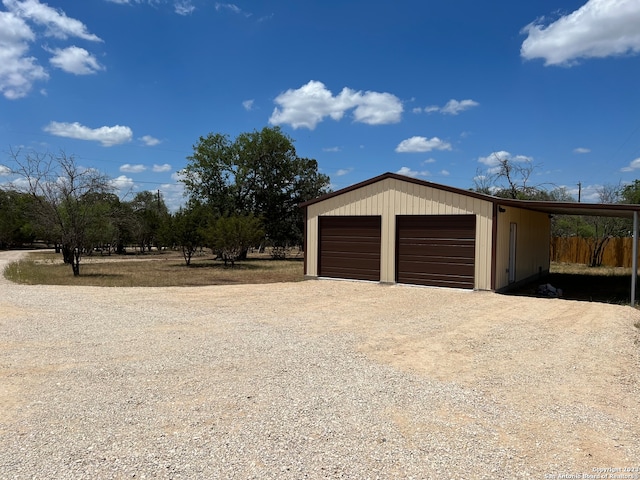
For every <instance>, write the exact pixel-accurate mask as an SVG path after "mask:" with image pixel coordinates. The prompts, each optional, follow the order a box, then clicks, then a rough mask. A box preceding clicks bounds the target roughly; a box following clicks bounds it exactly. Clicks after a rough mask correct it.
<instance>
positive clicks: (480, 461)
mask: <svg viewBox="0 0 640 480" xmlns="http://www.w3.org/2000/svg"><path fill="white" fill-rule="evenodd" d="M16 255H18V254H17V253H16V252H4V253H0V270H1V269H3V268H4V265H5V264H6V262H7V261H9V260H11V259H13V258H15V257H16ZM639 321H640V312H638V311H636V310H634V309H632V308H630V307H624V306H615V305H604V304H597V303H583V302H573V301H565V300H558V299H535V298H518V297H511V296H502V295H497V294H493V293H489V292H463V291H455V290H446V289H430V288H418V287H402V286H382V285H378V284H373V283H359V282H340V281H324V280H323V281H308V282H301V283H293V284H273V285H248V286H223V287H220V286H216V287H198V288H159V289H150V288H137V289H136V288H130V289H115V288H114V289H110V288H93V287H78V288H74V287H51V286H20V285H14V284H11V283H9V282H7V281H6V280H4V279H0V478H3V479H5V478H6V479H27V478H29V479H50V478H51V479H53V478H55V479H65V478H73V479H75V478H78V479H80V478H86V479H95V478H99V479H103V478H104V479H110V478H115V479H120V478H159V479H209V478H211V479H217V478H220V479H275V478H278V479H300V478H310V479H315V478H350V479H388V478H415V479H423V478H425V479H426V478H460V479H462V478H465V479H467V478H487V479H489V478H540V479H542V478H562V475H565V476H566V475H574V477H565V478H598V477H587V476H585V475H601V477H600V478H614V477H609V475H611V474H614V473H615V469H621V470H620V471H619V472H617V474H619V475H622V474H629V475H634V476H630V477H628V478H640V395H639V394H640V343H639V333H640V330H639V329H638V328H635V327H634V323H636V322H639ZM599 469H601V470H602V471H600V470H599ZM604 469H609V471H604ZM625 469H627V470H628V472H627V471H625ZM619 478H624V477H619Z"/></svg>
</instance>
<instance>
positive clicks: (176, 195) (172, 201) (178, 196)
mask: <svg viewBox="0 0 640 480" xmlns="http://www.w3.org/2000/svg"><path fill="white" fill-rule="evenodd" d="M174 180H176V178H174ZM159 190H160V191H161V192H162V199H163V200H164V203H165V204H166V205H167V208H168V209H169V210H170V211H171V212H176V211H178V209H179V208H180V207H182V206H184V203H185V195H184V184H183V183H177V184H172V183H167V184H162V185H160V188H159Z"/></svg>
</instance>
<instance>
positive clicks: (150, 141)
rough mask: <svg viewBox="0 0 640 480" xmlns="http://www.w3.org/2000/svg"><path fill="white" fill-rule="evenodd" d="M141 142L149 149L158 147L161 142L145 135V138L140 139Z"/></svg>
mask: <svg viewBox="0 0 640 480" xmlns="http://www.w3.org/2000/svg"><path fill="white" fill-rule="evenodd" d="M140 140H142V142H143V143H144V144H145V145H146V146H147V147H155V146H156V145H158V144H160V140H158V139H157V138H155V137H152V136H151V135H144V136H142V137H140Z"/></svg>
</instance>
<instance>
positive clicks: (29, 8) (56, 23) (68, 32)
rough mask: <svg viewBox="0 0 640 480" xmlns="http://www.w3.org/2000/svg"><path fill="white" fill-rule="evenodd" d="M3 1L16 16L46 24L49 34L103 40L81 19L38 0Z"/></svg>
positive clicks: (60, 36) (94, 40)
mask: <svg viewBox="0 0 640 480" xmlns="http://www.w3.org/2000/svg"><path fill="white" fill-rule="evenodd" d="M2 3H3V4H4V6H5V7H6V8H7V10H9V11H10V12H12V13H14V14H15V15H16V16H18V17H20V18H23V19H25V20H30V21H32V22H34V23H37V24H39V25H44V26H45V27H46V28H47V31H46V35H48V36H51V37H55V38H61V39H67V38H69V37H78V38H82V39H83V40H89V41H92V42H101V41H102V40H101V39H100V37H98V36H96V35H94V34H93V33H89V31H88V30H87V27H86V26H85V25H84V23H82V22H81V21H80V20H76V19H75V18H69V17H67V15H66V14H65V13H64V12H63V11H62V10H56V9H55V8H52V7H50V6H49V5H47V4H43V3H40V2H39V1H38V0H23V1H19V0H2Z"/></svg>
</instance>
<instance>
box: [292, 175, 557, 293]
mask: <svg viewBox="0 0 640 480" xmlns="http://www.w3.org/2000/svg"><path fill="white" fill-rule="evenodd" d="M301 207H302V208H304V210H305V213H306V217H305V275H306V277H307V278H317V277H329V278H344V279H357V280H372V281H379V282H385V283H406V284H415V285H429V286H442V287H454V288H466V289H476V290H500V289H502V288H505V287H508V286H509V285H510V284H513V283H516V282H520V281H524V280H526V279H528V278H530V277H532V276H535V275H539V274H541V273H545V272H547V271H548V269H549V235H550V220H549V214H548V213H544V212H539V211H534V210H531V209H527V208H520V207H519V202H518V201H513V200H505V199H498V198H496V197H492V196H488V195H482V194H478V193H475V192H471V191H467V190H461V189H457V188H452V187H447V186H444V185H438V184H434V183H431V182H425V181H422V180H417V179H415V178H410V177H405V176H402V175H397V174H393V173H385V174H383V175H380V176H378V177H375V178H372V179H370V180H367V181H364V182H361V183H358V184H356V185H353V186H351V187H348V188H345V189H342V190H339V191H336V192H333V193H330V194H327V195H325V196H322V197H319V198H317V199H314V200H311V201H309V202H306V203H304V204H302V205H301Z"/></svg>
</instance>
